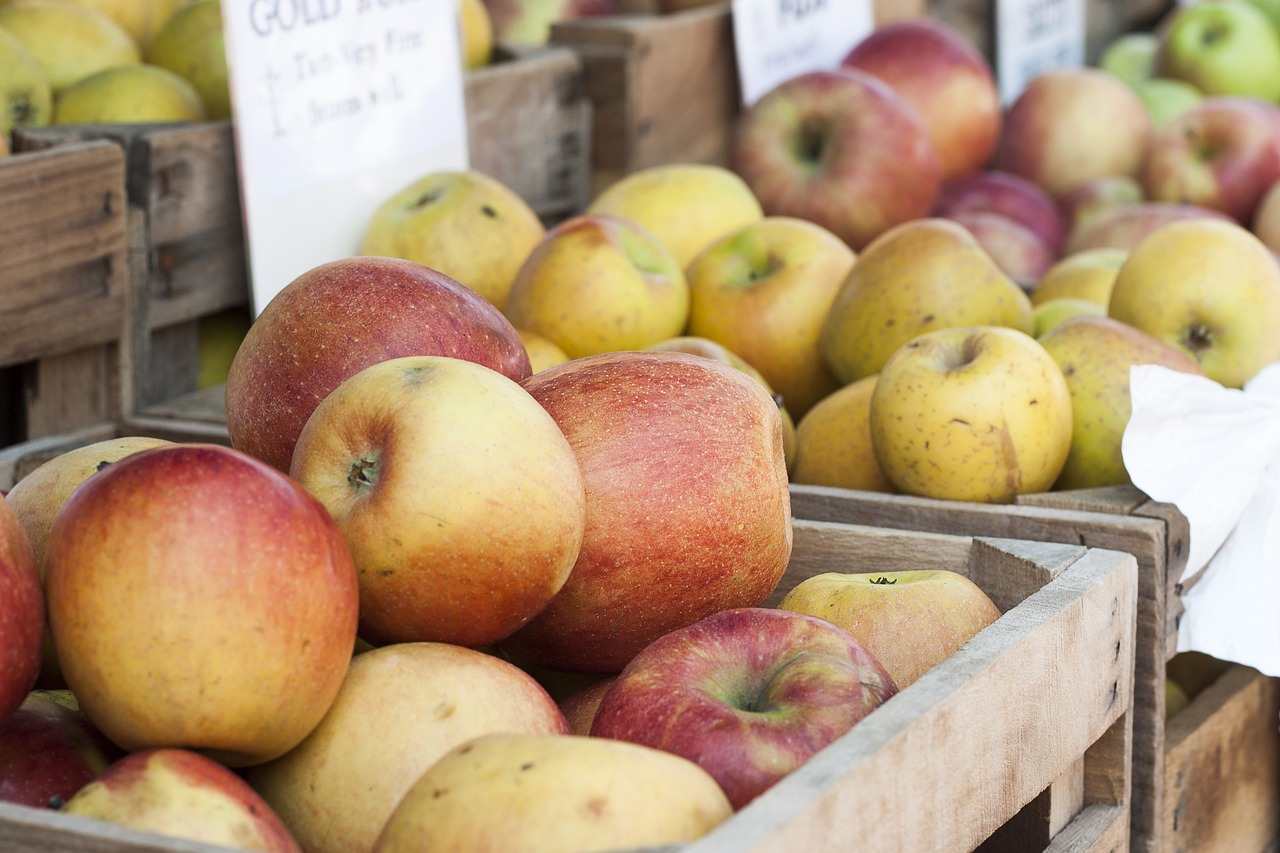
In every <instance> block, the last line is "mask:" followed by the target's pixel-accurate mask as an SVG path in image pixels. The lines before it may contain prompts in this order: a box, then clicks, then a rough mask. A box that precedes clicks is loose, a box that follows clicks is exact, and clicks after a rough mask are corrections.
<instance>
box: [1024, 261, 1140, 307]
mask: <svg viewBox="0 0 1280 853" xmlns="http://www.w3.org/2000/svg"><path fill="white" fill-rule="evenodd" d="M1127 257H1129V252H1128V250H1126V249H1117V248H1114V247H1103V248H1099V249H1082V250H1081V251H1079V252H1075V253H1073V254H1070V255H1067V256H1066V257H1064V258H1062V259H1060V260H1059V261H1058V262H1057V263H1055V264H1054V265H1053V266H1051V267H1049V269H1048V270H1047V271H1046V272H1045V274H1044V275H1043V276H1041V277H1040V280H1039V281H1037V282H1036V285H1035V287H1034V288H1033V289H1032V291H1031V304H1032V305H1039V304H1041V303H1042V302H1048V301H1050V300H1052V299H1087V300H1089V301H1090V302H1095V303H1097V304H1098V305H1101V306H1102V307H1103V308H1106V307H1107V303H1108V302H1110V301H1111V287H1112V285H1114V284H1115V281H1116V275H1118V274H1119V272H1120V267H1121V266H1122V265H1123V264H1124V261H1125V258H1127Z"/></svg>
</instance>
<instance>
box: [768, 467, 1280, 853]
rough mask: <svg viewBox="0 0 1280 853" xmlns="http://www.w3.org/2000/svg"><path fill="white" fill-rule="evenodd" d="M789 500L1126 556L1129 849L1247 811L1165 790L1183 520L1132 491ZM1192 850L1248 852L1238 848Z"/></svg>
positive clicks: (899, 522)
mask: <svg viewBox="0 0 1280 853" xmlns="http://www.w3.org/2000/svg"><path fill="white" fill-rule="evenodd" d="M791 493H792V511H793V512H794V513H795V515H796V516H797V517H801V518H816V519H824V520H830V521H842V522H849V523H857V524H870V525H876V526H882V527H892V528H899V529H909V530H930V531H937V532H945V533H964V534H968V535H975V536H1005V537H1011V538H1017V539H1029V540H1036V541H1044V542H1064V543H1078V544H1083V545H1086V546H1089V547H1098V548H1111V549H1115V550H1118V551H1124V552H1126V553H1130V554H1133V555H1134V557H1135V558H1136V559H1137V562H1138V581H1137V594H1138V605H1137V607H1138V628H1137V651H1136V653H1135V655H1134V660H1135V670H1134V743H1133V765H1134V777H1133V779H1134V781H1133V786H1134V799H1133V816H1132V825H1133V834H1132V840H1131V846H1132V849H1133V850H1135V851H1151V853H1157V852H1158V853H1163V851H1168V850H1174V849H1183V848H1178V847H1175V846H1173V845H1174V843H1175V839H1176V838H1177V837H1179V834H1180V832H1182V831H1183V830H1180V829H1179V827H1185V826H1187V825H1189V824H1191V823H1200V822H1212V821H1213V820H1214V818H1213V815H1215V814H1216V813H1218V812H1219V811H1222V810H1226V811H1231V810H1232V809H1234V808H1236V806H1234V805H1232V803H1235V802H1236V801H1237V800H1236V798H1237V797H1239V798H1240V800H1239V802H1240V803H1241V805H1240V806H1239V808H1241V809H1242V810H1247V809H1248V808H1249V806H1248V803H1249V802H1250V801H1251V800H1250V798H1251V797H1253V796H1254V795H1253V794H1252V793H1251V792H1250V791H1248V790H1246V789H1244V788H1241V787H1237V786H1233V785H1231V784H1225V783H1224V784H1222V785H1219V784H1218V783H1217V781H1215V779H1214V778H1213V777H1211V776H1210V774H1207V773H1201V774H1199V776H1198V777H1197V778H1196V779H1194V780H1191V779H1188V778H1186V777H1184V779H1183V781H1182V782H1181V783H1180V784H1179V785H1178V786H1177V789H1175V788H1174V787H1172V786H1173V783H1172V781H1171V779H1172V775H1171V773H1172V774H1173V775H1176V774H1177V770H1176V765H1174V764H1171V763H1170V762H1171V761H1173V758H1172V757H1171V750H1172V748H1173V741H1172V740H1171V733H1170V732H1169V731H1166V726H1165V680H1166V679H1165V663H1166V662H1167V661H1168V659H1169V658H1171V657H1172V656H1173V655H1174V653H1175V652H1176V648H1177V632H1178V620H1179V618H1180V616H1181V613H1182V604H1181V595H1182V592H1183V586H1182V585H1181V582H1180V581H1181V576H1182V572H1183V569H1184V568H1185V567H1186V561H1187V552H1188V542H1189V537H1190V531H1189V528H1188V525H1187V520H1186V518H1185V517H1184V516H1183V515H1182V513H1180V512H1178V510H1177V508H1176V507H1174V506H1172V505H1170V504H1165V503H1159V502H1156V501H1151V500H1149V499H1148V498H1147V497H1146V495H1144V494H1143V493H1142V492H1140V491H1139V490H1137V489H1134V488H1132V487H1115V488H1106V489H1083V490H1077V491H1068V492H1047V493H1044V494H1036V495H1023V496H1022V497H1021V498H1020V499H1019V502H1018V504H1017V505H1014V506H993V505H986V504H970V503H962V502H956V501H940V500H931V499H927V498H915V497H909V496H906V495H886V494H878V493H873V492H861V491H853V490H848V489H832V488H826V487H821V486H801V485H793V486H792V488H791ZM1259 713H1261V712H1260V711H1259ZM1183 719H1184V720H1186V719H1191V718H1183ZM1184 724H1185V723H1182V722H1180V723H1179V725H1184ZM1276 724H1277V719H1276V715H1275V714H1271V715H1270V716H1268V717H1266V720H1265V721H1261V720H1260V721H1258V725H1269V726H1270V727H1271V729H1275V728H1276ZM1223 732H1224V730H1222V729H1217V730H1209V731H1208V732H1206V733H1205V735H1204V736H1206V737H1209V738H1215V737H1221V736H1222V734H1223ZM1223 746H1224V747H1225V746H1226V742H1225V741H1223ZM1223 756H1225V751H1221V754H1220V756H1219V759H1220V760H1226V759H1225V758H1224V757H1223ZM1219 759H1215V760H1219ZM1226 766H1227V765H1225V764H1224V765H1221V767H1223V768H1225V767H1226ZM1189 784H1200V785H1203V789H1202V790H1199V791H1196V792H1195V794H1194V795H1193V796H1185V794H1184V791H1185V788H1186V786H1187V785H1189ZM1269 796H1270V798H1271V801H1272V802H1273V803H1280V786H1278V785H1272V786H1271V790H1270V792H1269ZM1175 799H1176V800H1177V801H1178V802H1179V803H1180V805H1179V806H1177V807H1176V808H1179V809H1180V811H1179V812H1178V813H1177V815H1176V820H1175V812H1174V810H1173V809H1174V808H1175V807H1173V806H1171V805H1170V804H1171V803H1172V802H1173V801H1174V800H1175ZM1277 819H1280V811H1276V812H1275V813H1273V814H1268V815H1267V816H1266V818H1265V821H1262V819H1261V818H1260V819H1259V820H1260V821H1262V823H1263V824H1264V825H1265V826H1267V827H1271V826H1274V823H1275V821H1276V820H1277ZM1224 829H1225V827H1224ZM1239 829H1240V828H1239V827H1236V830H1237V831H1239ZM1266 831H1268V832H1272V836H1273V838H1280V834H1277V833H1275V832H1274V831H1272V830H1270V829H1268V830H1266ZM1246 837H1247V836H1241V838H1246ZM1185 849H1189V850H1190V849H1196V848H1190V847H1189V848H1185ZM1199 849H1205V850H1208V849H1231V850H1237V849H1239V850H1249V849H1253V848H1251V847H1249V846H1248V844H1247V843H1245V844H1242V845H1241V846H1234V845H1228V846H1226V847H1223V848H1212V847H1202V848H1199Z"/></svg>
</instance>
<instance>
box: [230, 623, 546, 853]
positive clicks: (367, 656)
mask: <svg viewBox="0 0 1280 853" xmlns="http://www.w3.org/2000/svg"><path fill="white" fill-rule="evenodd" d="M497 732H509V733H518V734H529V735H555V736H560V735H564V734H566V733H567V732H568V725H567V723H566V722H565V719H564V716H563V715H562V714H561V712H560V709H559V708H558V707H557V706H556V703H555V702H554V701H553V700H552V698H551V697H550V696H549V695H547V692H546V691H545V690H543V689H542V687H540V686H539V685H538V683H537V682H536V681H534V680H533V678H532V677H530V676H529V675H527V674H525V673H524V672H522V671H521V670H519V669H518V668H516V667H515V666H513V665H511V664H510V663H507V662H506V661H503V660H499V659H498V658H496V657H494V656H492V655H487V654H485V653H483V652H479V651H473V650H471V649H467V648H463V647H461V646H453V645H449V644H447V643H398V644H393V645H390V646H383V647H381V648H378V649H374V650H372V651H368V652H365V653H364V654H362V655H359V656H358V657H355V658H353V659H352V661H351V666H350V669H349V670H348V672H347V675H346V678H345V680H344V681H343V683H342V689H341V690H340V691H339V692H338V695H337V697H336V698H335V699H334V702H333V705H332V707H331V708H330V709H329V711H328V713H327V714H325V716H324V719H323V720H321V721H320V723H319V725H317V726H316V728H315V730H314V731H312V732H311V733H310V734H309V735H308V736H307V738H306V739H305V740H304V741H302V743H300V744H299V745H298V746H297V747H295V748H294V749H292V750H290V751H289V752H288V753H286V754H285V755H283V756H282V757H280V758H278V759H276V760H275V761H271V762H268V763H266V764H262V765H258V766H256V767H252V768H249V770H248V771H246V778H247V779H248V780H249V783H250V784H251V785H252V786H253V788H254V790H256V791H258V793H260V794H261V795H262V797H263V798H264V799H265V800H266V801H267V802H268V803H270V804H271V806H272V807H273V808H274V809H275V810H276V812H277V813H278V814H279V815H280V817H281V819H283V820H284V822H285V824H286V825H288V827H289V829H290V830H291V831H292V832H293V834H294V836H295V837H296V838H297V839H298V841H299V843H301V844H302V846H303V848H304V849H305V850H307V851H308V853H352V852H353V851H365V850H371V849H372V848H373V844H374V841H375V840H376V839H377V837H378V833H379V832H380V831H381V830H382V827H383V825H384V824H385V823H386V822H387V819H388V818H389V817H390V816H391V813H392V812H393V811H394V810H395V808H396V804H397V803H398V802H400V799H401V798H402V797H403V796H404V795H405V793H406V792H407V791H408V790H409V789H410V788H412V787H413V785H414V783H415V782H417V781H418V778H419V777H420V776H421V775H422V774H423V773H424V772H426V770H427V769H428V768H429V767H431V766H432V765H433V764H435V763H436V762H437V761H438V760H440V758H441V757H442V756H444V755H445V754H446V753H448V752H449V750H451V749H453V748H454V747H456V746H458V745H459V744H462V743H465V742H466V741H469V740H471V739H472V738H475V737H479V736H481V735H485V734H493V733H497ZM490 817H491V818H496V817H497V815H490Z"/></svg>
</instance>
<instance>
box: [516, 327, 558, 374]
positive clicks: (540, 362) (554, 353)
mask: <svg viewBox="0 0 1280 853" xmlns="http://www.w3.org/2000/svg"><path fill="white" fill-rule="evenodd" d="M516 334H518V335H519V336H520V341H521V343H523V344H524V349H525V352H527V353H528V354H529V369H530V371H531V373H537V372H538V371H540V370H546V369H547V368H548V367H555V366H556V365H557V364H564V363H565V362H566V361H568V360H569V354H568V353H567V352H565V351H564V350H562V349H560V347H558V346H556V345H555V344H554V343H552V342H551V340H550V339H548V338H546V337H544V336H542V335H540V334H538V333H537V332H530V331H529V330H527V329H516Z"/></svg>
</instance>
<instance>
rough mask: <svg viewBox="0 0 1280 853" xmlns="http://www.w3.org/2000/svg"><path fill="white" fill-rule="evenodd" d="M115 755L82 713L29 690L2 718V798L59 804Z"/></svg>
mask: <svg viewBox="0 0 1280 853" xmlns="http://www.w3.org/2000/svg"><path fill="white" fill-rule="evenodd" d="M68 695H69V694H68ZM119 757H120V750H119V748H117V747H116V745H115V744H113V743H112V742H111V741H109V740H107V739H106V738H105V737H103V735H102V733H101V732H99V731H98V730H97V729H95V728H94V727H93V724H92V723H90V722H89V721H88V720H87V719H86V718H85V716H84V715H83V714H81V713H80V712H79V711H77V710H75V709H74V708H71V707H68V706H67V705H65V704H63V703H62V702H60V701H58V700H57V699H55V698H54V694H48V693H42V692H39V691H36V692H33V693H31V694H29V695H28V696H27V698H26V700H25V701H23V703H22V705H21V706H20V707H19V708H18V710H16V711H14V712H13V713H12V714H10V715H9V716H8V717H7V718H5V720H4V721H3V722H0V800H3V801H5V802H9V803H18V804H20V805H24V806H35V807H37V808H46V807H53V808H57V807H58V806H59V805H61V804H62V803H63V802H64V801H66V800H68V799H70V798H71V795H72V794H74V793H75V792H76V791H79V790H80V789H81V788H83V787H84V786H85V785H87V784H89V783H90V782H92V781H93V780H94V779H95V778H97V776H98V774H100V773H101V772H102V771H103V770H106V769H107V765H108V764H110V763H111V762H112V761H114V760H115V759H117V758H119Z"/></svg>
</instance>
